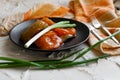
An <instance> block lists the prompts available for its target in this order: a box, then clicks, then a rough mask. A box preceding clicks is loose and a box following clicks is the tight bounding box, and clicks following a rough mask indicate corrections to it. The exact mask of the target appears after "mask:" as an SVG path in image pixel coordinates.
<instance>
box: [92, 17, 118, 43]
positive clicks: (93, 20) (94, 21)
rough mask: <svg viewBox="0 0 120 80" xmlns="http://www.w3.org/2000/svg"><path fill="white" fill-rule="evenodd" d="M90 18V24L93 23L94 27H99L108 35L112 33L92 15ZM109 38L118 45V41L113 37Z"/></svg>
mask: <svg viewBox="0 0 120 80" xmlns="http://www.w3.org/2000/svg"><path fill="white" fill-rule="evenodd" d="M91 20H92V25H93V26H94V27H95V28H96V29H98V28H100V27H101V28H102V29H103V30H104V31H105V32H106V33H107V34H108V35H109V36H111V35H112V34H111V33H110V32H109V31H108V29H107V28H105V26H104V25H102V24H101V23H100V22H99V21H98V20H97V18H95V17H92V18H91ZM111 39H112V40H113V41H114V42H115V43H116V44H118V45H120V43H119V41H118V40H117V39H116V38H115V37H111Z"/></svg>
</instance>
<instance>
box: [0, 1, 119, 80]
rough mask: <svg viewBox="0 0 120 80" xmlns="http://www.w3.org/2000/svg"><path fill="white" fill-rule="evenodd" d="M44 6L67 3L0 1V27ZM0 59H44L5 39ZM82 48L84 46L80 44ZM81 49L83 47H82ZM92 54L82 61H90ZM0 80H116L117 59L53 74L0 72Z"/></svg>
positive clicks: (25, 70) (21, 70)
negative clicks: (4, 21) (12, 17)
mask: <svg viewBox="0 0 120 80" xmlns="http://www.w3.org/2000/svg"><path fill="white" fill-rule="evenodd" d="M44 2H50V3H55V4H56V3H57V4H59V5H64V6H67V5H68V2H69V0H47V1H45V0H0V23H1V22H2V19H3V18H4V17H6V16H9V15H12V14H15V13H18V12H25V11H27V10H28V9H30V8H31V7H32V6H33V5H35V4H38V3H41V4H43V3H44ZM0 42H1V43H0V44H1V45H0V56H9V57H16V58H23V59H28V60H36V59H37V60H38V59H45V58H46V55H44V54H43V53H40V52H35V53H33V52H32V51H25V50H23V49H21V48H19V47H17V46H16V45H14V44H13V43H12V42H11V41H10V40H9V37H8V36H7V37H0ZM83 45H84V44H83ZM84 46H85V45H84ZM91 54H92V52H89V53H88V55H85V58H86V59H87V58H90V57H93V56H91ZM0 80H120V56H113V57H110V58H107V59H102V60H99V61H98V62H97V63H93V64H88V65H84V66H76V67H72V68H67V69H57V70H33V69H31V68H27V67H26V68H8V69H0Z"/></svg>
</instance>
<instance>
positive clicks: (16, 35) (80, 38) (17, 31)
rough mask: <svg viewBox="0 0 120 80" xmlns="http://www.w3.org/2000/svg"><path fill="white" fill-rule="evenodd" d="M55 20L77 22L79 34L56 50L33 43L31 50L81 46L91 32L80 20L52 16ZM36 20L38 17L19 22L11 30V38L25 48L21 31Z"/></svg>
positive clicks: (65, 48)
mask: <svg viewBox="0 0 120 80" xmlns="http://www.w3.org/2000/svg"><path fill="white" fill-rule="evenodd" d="M51 19H52V20H53V21H54V22H59V21H70V22H71V23H75V24H76V25H77V26H76V27H75V28H76V31H77V35H76V37H74V38H72V39H70V40H68V41H66V42H65V43H64V45H61V47H59V48H58V49H55V50H41V49H39V48H37V47H36V46H34V45H31V46H30V47H29V48H27V49H30V50H38V51H61V50H67V49H70V48H73V47H76V46H79V45H80V44H82V43H84V42H85V41H86V40H87V39H88V37H89V34H90V31H89V28H88V27H87V26H86V25H85V24H83V23H81V22H78V21H75V20H72V19H66V18H51ZM35 21H36V19H34V20H29V21H25V22H21V23H19V24H17V25H16V26H15V27H14V28H13V29H12V30H11V31H10V34H9V37H10V40H11V41H12V42H13V43H15V44H16V45H18V46H20V47H23V48H24V43H23V42H22V41H21V40H20V36H21V33H22V32H23V31H24V30H25V29H26V28H28V27H29V26H30V25H31V24H33V23H34V22H35ZM24 49H26V48H24Z"/></svg>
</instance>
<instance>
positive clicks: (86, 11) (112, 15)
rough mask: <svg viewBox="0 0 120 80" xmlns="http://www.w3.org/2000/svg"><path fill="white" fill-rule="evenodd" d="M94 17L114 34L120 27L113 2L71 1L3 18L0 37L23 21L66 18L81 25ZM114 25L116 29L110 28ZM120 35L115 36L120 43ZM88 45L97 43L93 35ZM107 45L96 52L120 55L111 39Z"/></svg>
mask: <svg viewBox="0 0 120 80" xmlns="http://www.w3.org/2000/svg"><path fill="white" fill-rule="evenodd" d="M93 16H94V17H96V18H97V19H98V20H99V21H100V22H101V24H103V25H105V26H106V28H108V29H109V30H110V32H111V33H114V32H115V31H116V30H117V29H118V28H119V26H120V24H119V25H117V23H118V22H117V21H118V20H120V19H119V16H118V15H117V14H116V10H115V8H114V4H113V0H72V1H70V2H69V7H65V6H60V5H53V4H49V3H46V4H43V5H41V4H37V5H35V6H33V8H31V9H30V10H29V11H27V12H25V13H19V14H14V15H11V16H8V17H6V18H4V20H3V22H2V24H1V27H0V36H4V35H8V33H9V31H10V30H11V29H12V28H13V26H14V25H16V24H17V23H20V22H22V21H25V20H30V19H35V18H42V17H66V18H72V19H75V20H78V21H80V22H83V23H91V17H93ZM113 25H116V26H117V27H112V26H113ZM97 32H98V33H99V34H100V35H101V36H102V37H103V38H104V37H106V36H108V35H106V33H105V32H104V31H103V30H102V29H99V30H97ZM119 36H120V34H118V35H117V36H116V38H118V40H119V41H120V37H119ZM88 42H89V44H90V45H93V44H95V43H96V42H98V39H97V38H96V37H95V36H94V35H92V34H91V35H90V38H89V40H88ZM107 42H108V43H111V44H106V43H104V42H103V43H102V44H100V46H98V47H96V48H95V49H96V50H97V51H100V52H102V53H107V54H111V55H118V54H120V46H119V45H117V44H116V43H114V42H113V41H112V40H111V39H109V40H107Z"/></svg>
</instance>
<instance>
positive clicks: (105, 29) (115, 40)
mask: <svg viewBox="0 0 120 80" xmlns="http://www.w3.org/2000/svg"><path fill="white" fill-rule="evenodd" d="M102 29H103V30H104V31H105V32H106V33H107V34H108V35H109V36H111V35H112V34H111V33H110V32H109V31H108V30H107V28H105V27H102ZM111 38H112V40H113V41H114V42H115V43H117V44H120V43H119V41H118V40H117V39H116V38H115V37H111Z"/></svg>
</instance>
